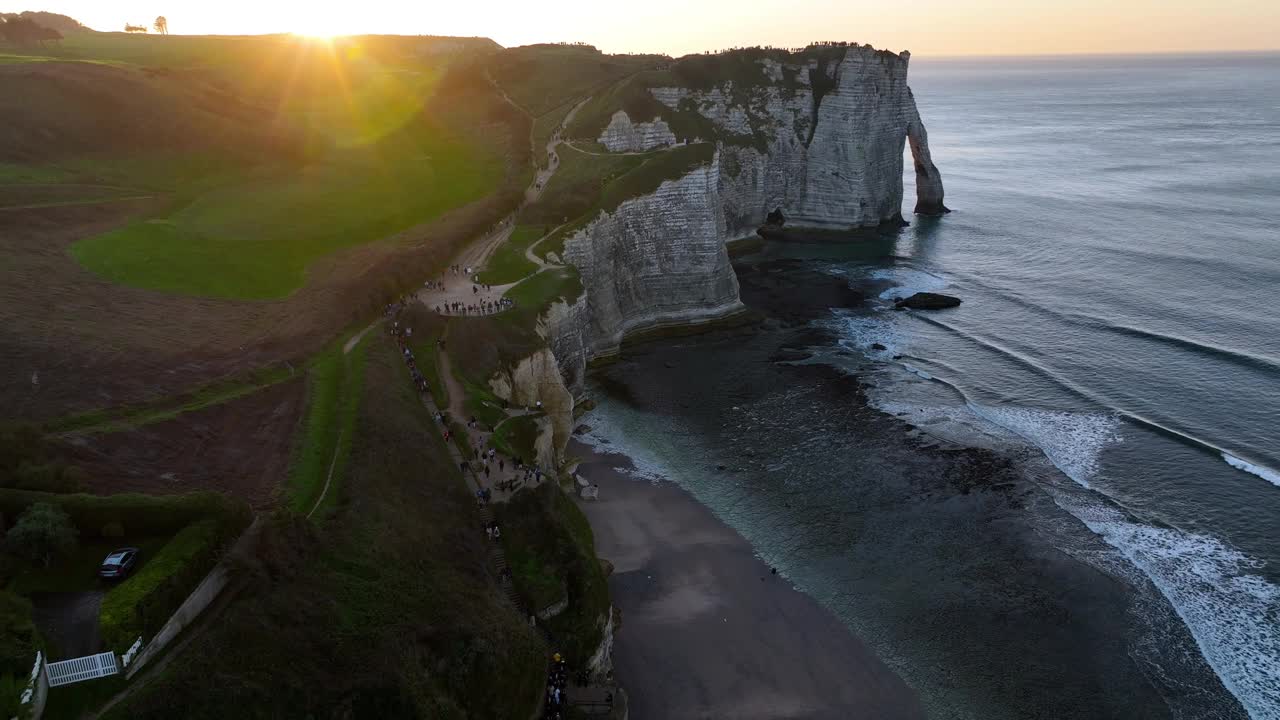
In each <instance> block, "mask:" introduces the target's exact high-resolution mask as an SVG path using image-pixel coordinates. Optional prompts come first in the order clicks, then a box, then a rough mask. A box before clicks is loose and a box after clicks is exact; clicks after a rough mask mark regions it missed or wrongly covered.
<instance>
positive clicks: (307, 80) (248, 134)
mask: <svg viewBox="0 0 1280 720" xmlns="http://www.w3.org/2000/svg"><path fill="white" fill-rule="evenodd" d="M94 51H96V52H94ZM59 52H61V53H63V54H64V55H66V56H67V57H82V56H83V57H93V58H94V62H74V63H64V62H59V61H43V62H33V63H26V64H22V65H16V66H13V65H11V66H9V67H7V68H0V78H2V79H3V84H4V86H5V88H6V89H7V90H11V91H12V92H11V93H6V99H5V100H2V101H0V103H3V110H4V111H6V112H4V113H3V116H4V117H5V118H6V120H5V121H4V124H5V125H6V126H7V127H6V128H5V129H6V130H8V133H7V138H6V140H8V141H5V142H2V143H0V161H3V162H5V163H6V167H5V170H4V173H3V175H0V178H3V177H4V176H8V179H10V180H13V179H15V178H20V177H21V176H22V175H23V173H24V172H29V171H28V170H26V168H29V167H31V166H38V167H39V168H40V169H41V171H43V172H45V173H48V176H47V179H50V180H53V181H54V182H53V183H47V184H49V185H57V184H61V183H69V182H74V183H75V184H78V185H83V184H86V180H91V181H92V183H93V184H102V185H110V186H125V187H128V188H131V189H134V190H136V194H144V193H147V192H154V193H163V194H165V195H166V196H168V197H169V198H170V202H169V203H168V204H167V206H166V208H165V210H164V211H162V212H158V213H154V214H152V215H151V216H148V217H146V218H142V219H140V220H139V221H138V222H135V223H132V224H130V225H128V226H126V227H124V228H121V229H119V230H116V231H114V232H111V233H106V234H103V235H100V236H98V237H95V238H89V239H86V240H85V241H83V242H81V243H78V244H77V245H76V246H75V247H74V249H73V255H74V257H75V258H76V259H77V260H79V261H80V262H81V263H82V264H84V265H85V266H86V267H87V268H89V269H90V270H92V271H94V272H96V273H98V274H100V275H102V276H103V277H105V278H107V279H109V280H111V281H114V282H118V283H121V284H126V285H132V286H136V287H143V288H148V289H154V290H163V291H168V292H179V293H188V294H195V295H206V296H216V297H229V298H252V299H264V298H273V297H283V296H285V295H288V294H289V293H290V292H292V291H294V290H296V289H297V288H299V287H300V286H301V285H302V284H304V283H305V281H306V269H307V267H308V266H309V265H310V264H311V263H312V262H314V261H315V260H316V259H317V258H319V257H322V256H324V255H326V254H328V253H330V252H333V251H334V250H337V249H341V248H344V247H349V246H352V245H357V244H361V243H366V242H370V241H373V240H378V239H381V238H384V237H386V236H389V235H392V234H394V233H396V232H399V231H401V230H404V229H407V228H409V227H412V226H414V225H417V224H420V223H423V222H427V221H429V220H432V219H434V218H437V217H439V216H440V215H442V214H443V213H444V212H447V211H448V210H451V209H453V208H456V207H459V206H461V205H464V204H466V203H468V202H472V201H474V200H477V199H479V198H481V197H484V196H485V195H487V194H489V193H491V192H493V191H494V190H495V189H496V188H497V186H498V184H499V183H500V182H501V181H502V179H503V176H504V157H503V148H501V147H498V146H494V145H492V144H488V143H485V142H484V141H483V140H477V139H476V138H474V137H467V136H466V135H467V133H465V132H464V131H462V130H460V129H459V128H458V127H457V126H455V125H452V124H451V123H450V118H449V117H448V114H447V113H440V112H433V110H434V108H432V107H431V99H432V97H433V95H434V93H435V90H436V87H437V85H438V83H439V80H440V78H441V76H442V75H443V73H444V72H445V71H446V70H447V67H448V63H447V61H445V60H442V59H440V58H437V57H436V56H425V57H424V56H421V55H413V54H404V53H401V54H397V53H393V52H391V51H390V49H389V48H388V47H387V45H386V43H373V44H371V45H370V46H368V47H366V45H364V44H363V43H358V42H356V41H351V42H350V44H344V45H342V46H334V45H327V44H322V43H316V42H312V41H305V40H296V39H292V38H268V39H261V38H232V39H227V38H175V37H164V38H160V37H150V38H146V37H136V36H126V35H119V34H93V35H85V36H76V37H75V38H73V39H72V40H71V41H68V44H67V47H64V48H62V49H61V50H60V51H59ZM90 52H94V54H93V55H89V53H90ZM224 57H225V58H229V59H225V60H220V61H219V60H218V59H220V58H224ZM380 58H387V60H386V61H385V62H384V61H383V60H381V59H380ZM142 63H147V64H145V65H144V64H142ZM154 63H166V64H164V65H155V64H154ZM10 184H11V185H12V184H19V183H14V182H11V183H10ZM58 190H60V189H58V188H53V187H51V188H50V192H51V193H52V192H57V191H58ZM28 195H30V193H28ZM99 196H100V193H98V192H97V191H93V192H91V193H89V194H88V195H86V196H85V198H86V199H98V198H99ZM57 197H58V198H59V200H58V201H59V202H67V200H66V199H65V195H64V194H59V195H58V196H57ZM24 200H25V201H27V202H30V198H29V197H27V198H24Z"/></svg>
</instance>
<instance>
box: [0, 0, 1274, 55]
mask: <svg viewBox="0 0 1280 720" xmlns="http://www.w3.org/2000/svg"><path fill="white" fill-rule="evenodd" d="M21 1H22V0H19V2H21ZM10 2H13V0H10ZM14 9H15V10H16V9H19V8H14ZM20 9H30V10H49V11H52V12H60V13H64V14H67V15H70V16H72V17H74V18H76V19H78V20H80V21H81V22H83V23H85V24H86V25H88V26H90V27H92V28H94V29H97V30H118V29H121V28H122V27H123V26H124V24H125V23H126V22H129V23H134V24H146V25H150V24H151V22H152V21H153V20H154V19H155V18H156V16H157V15H164V16H165V17H166V18H167V19H168V21H169V29H170V32H172V33H175V34H257V33H271V32H300V33H306V34H318V35H333V34H363V33H389V34H401V35H462V36H476V35H479V36H485V37H490V38H493V39H494V40H496V41H498V42H499V43H501V44H502V45H505V46H508V47H510V46H514V45H524V44H529V43H534V42H577V41H581V42H587V43H590V44H592V45H595V46H597V47H599V48H600V49H601V50H604V51H605V52H658V53H667V54H671V55H682V54H685V53H690V52H701V51H703V50H719V49H724V48H729V47H735V46H744V45H774V46H780V47H796V46H802V45H806V44H808V43H809V42H812V41H816V40H848V41H852V42H859V43H870V44H872V45H874V46H876V47H878V48H881V49H885V50H893V51H902V50H910V51H911V52H912V53H913V54H917V55H933V56H949V55H1035V54H1075V53H1158V52H1213V51H1246V50H1277V49H1280V0H787V1H785V2H778V1H776V0H641V1H639V2H637V1H636V0H630V1H627V2H622V1H619V0H471V1H463V2H459V1H458V0H448V1H446V2H440V1H439V0H360V1H359V2H351V0H346V1H345V2H338V1H336V0H309V1H308V2H296V3H285V2H278V1H277V0H256V1H255V0H221V1H220V2H207V1H206V2H192V1H191V0H31V4H30V5H28V6H26V7H23V8H20Z"/></svg>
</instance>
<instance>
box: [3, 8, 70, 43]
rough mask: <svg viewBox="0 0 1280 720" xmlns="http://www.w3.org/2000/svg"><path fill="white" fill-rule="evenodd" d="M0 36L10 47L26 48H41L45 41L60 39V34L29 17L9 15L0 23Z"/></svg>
mask: <svg viewBox="0 0 1280 720" xmlns="http://www.w3.org/2000/svg"><path fill="white" fill-rule="evenodd" d="M0 35H2V36H3V37H4V39H5V40H6V41H7V42H8V43H9V44H11V45H18V46H21V47H26V46H30V45H41V46H43V45H44V44H45V42H46V41H55V42H56V41H58V40H61V39H62V33H60V32H58V31H57V30H54V29H53V28H47V27H45V26H43V25H40V24H39V23H37V22H36V21H35V20H32V19H31V18H29V17H23V16H19V15H10V16H8V17H6V18H4V21H3V22H2V23H0Z"/></svg>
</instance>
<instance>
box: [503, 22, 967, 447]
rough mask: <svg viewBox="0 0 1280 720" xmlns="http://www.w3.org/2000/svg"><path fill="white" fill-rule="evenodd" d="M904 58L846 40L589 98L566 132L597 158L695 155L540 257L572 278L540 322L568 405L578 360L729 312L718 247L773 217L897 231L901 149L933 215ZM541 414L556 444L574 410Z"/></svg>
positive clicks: (928, 167) (648, 76) (580, 371)
mask: <svg viewBox="0 0 1280 720" xmlns="http://www.w3.org/2000/svg"><path fill="white" fill-rule="evenodd" d="M909 60H910V55H909V54H908V53H902V54H900V55H899V54H894V53H889V52H883V51H877V50H874V49H872V48H870V47H861V46H856V45H854V46H848V47H817V48H809V49H806V50H805V51H802V52H797V53H788V52H785V51H747V52H742V53H730V54H727V55H723V56H695V57H693V58H686V59H684V60H681V61H678V62H676V63H674V64H673V65H671V66H670V67H665V68H658V69H655V70H654V71H651V72H647V73H641V74H639V75H637V76H635V77H634V78H632V79H631V80H630V81H628V82H627V83H626V84H624V85H622V86H620V87H619V88H614V89H612V90H611V91H610V92H609V93H607V94H605V95H603V96H602V98H597V99H594V100H593V101H592V102H589V103H588V104H587V106H585V107H584V109H583V110H582V112H581V113H580V115H579V116H578V119H577V120H575V123H574V125H572V126H571V127H570V128H569V132H568V133H567V136H568V137H573V138H576V139H577V140H578V141H592V142H595V143H598V144H599V146H603V148H604V149H605V150H607V151H608V152H627V153H643V152H651V151H655V150H657V151H663V150H667V152H668V153H686V154H690V155H692V154H693V153H692V151H694V150H697V149H699V148H702V149H705V150H707V152H705V153H704V154H703V155H702V156H701V159H700V161H699V163H698V164H694V165H692V166H687V167H686V166H679V168H678V172H672V173H670V175H669V177H665V179H663V180H662V182H660V183H652V187H653V189H651V190H650V189H648V187H646V190H645V191H644V192H642V193H638V194H636V195H635V196H633V197H629V198H628V199H625V200H622V201H620V202H615V203H612V204H611V205H609V206H608V207H606V208H605V209H597V210H595V211H593V212H594V215H593V216H591V217H586V218H582V219H581V220H580V221H578V222H576V223H574V224H573V226H572V227H573V228H574V229H573V230H572V231H571V232H570V233H569V234H568V235H567V237H566V238H565V240H564V248H563V251H562V252H560V253H558V254H554V255H552V256H551V258H552V259H553V260H558V261H560V262H563V263H565V264H568V265H572V266H574V267H576V268H577V270H578V272H579V274H580V277H581V282H582V293H581V295H580V296H578V297H577V298H576V299H575V300H573V301H571V302H560V303H556V304H554V305H552V306H551V308H550V310H549V311H548V312H547V313H546V314H545V315H544V317H543V318H542V322H541V324H540V332H541V333H542V334H543V336H544V337H545V338H546V340H547V343H548V345H549V346H550V349H551V351H552V353H553V354H554V356H555V360H556V362H557V363H558V365H559V368H560V371H561V373H562V376H563V379H564V388H566V389H567V390H568V391H569V392H570V393H573V394H575V395H576V394H579V393H580V390H581V388H582V381H583V375H584V373H585V368H586V365H587V363H588V362H590V361H591V360H592V359H595V358H600V357H604V356H608V355H611V354H614V353H616V352H617V350H618V348H619V345H620V343H621V342H622V340H623V338H624V337H626V336H628V335H630V334H633V333H636V332H639V331H644V330H651V329H656V328H663V327H668V326H674V325H691V324H698V323H706V322H711V321H714V320H718V319H721V318H724V317H726V316H728V315H732V314H734V313H737V312H739V311H741V310H742V309H743V306H742V304H741V302H740V301H739V299H738V282H737V278H736V276H735V275H734V272H733V267H732V265H731V264H730V262H729V258H728V253H727V251H726V249H725V243H726V242H727V241H729V240H734V239H737V238H743V237H747V236H751V235H754V234H755V232H756V230H757V228H759V227H760V226H761V225H763V224H764V223H765V220H766V218H767V217H768V216H769V215H770V214H771V213H774V212H775V211H781V213H782V215H783V216H784V217H785V218H786V224H787V226H788V227H800V228H813V229H820V230H824V231H833V232H845V231H854V230H861V229H867V228H876V227H879V226H882V225H886V224H888V225H898V224H900V223H901V220H902V218H901V206H902V200H903V183H902V173H903V153H904V149H905V147H906V146H907V143H908V142H909V143H910V148H911V151H912V156H913V159H914V166H915V171H916V178H917V182H916V185H917V202H916V206H915V209H916V212H917V213H926V214H936V213H943V212H946V207H945V206H944V204H943V188H942V180H941V177H940V175H939V173H938V169H937V167H936V166H935V165H934V163H933V160H932V158H931V156H930V152H929V145H928V135H927V133H926V131H925V127H924V123H923V122H922V121H921V119H920V114H919V112H918V110H917V108H916V104H915V98H914V97H913V95H912V93H911V90H910V88H909V87H908V86H907V68H908V64H909ZM663 154H664V153H661V152H659V153H658V155H655V157H659V156H661V155H663ZM653 162H654V161H652V160H647V161H645V164H644V165H641V166H640V169H639V170H633V171H631V172H633V173H635V172H644V171H645V170H646V168H649V167H651V165H650V163H653ZM624 179H625V178H624ZM622 184H623V185H626V183H622ZM543 364H545V363H540V364H539V366H541V365H543ZM518 374H519V373H515V375H518ZM511 380H512V385H516V386H518V385H521V384H522V383H521V382H519V381H518V380H517V378H516V377H514V376H513V377H512V378H511ZM544 385H545V383H544ZM513 391H514V394H520V393H521V392H522V391H520V390H519V389H518V388H513ZM555 414H557V415H559V417H557V418H556V421H555V422H554V423H552V424H553V425H555V426H556V427H555V429H554V432H548V435H552V434H554V435H555V436H556V441H557V442H556V447H557V448H560V447H563V446H562V445H560V443H559V441H560V439H561V438H562V437H564V435H565V432H566V426H567V425H568V424H569V423H570V422H571V416H572V408H567V409H564V410H562V411H561V412H560V413H555ZM548 430H549V431H550V430H551V428H548ZM557 452H558V449H557Z"/></svg>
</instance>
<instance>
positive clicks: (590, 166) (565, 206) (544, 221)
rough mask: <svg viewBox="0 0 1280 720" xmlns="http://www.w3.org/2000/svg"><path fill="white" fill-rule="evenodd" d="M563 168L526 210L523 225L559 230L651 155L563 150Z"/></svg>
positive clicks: (561, 158) (561, 166) (561, 160)
mask: <svg viewBox="0 0 1280 720" xmlns="http://www.w3.org/2000/svg"><path fill="white" fill-rule="evenodd" d="M560 148H561V149H560V168H559V169H558V170H556V174H555V175H554V176H552V178H551V180H550V182H548V183H547V187H546V189H544V190H543V192H542V197H540V198H538V202H536V203H534V204H532V205H530V206H529V207H527V208H525V210H524V212H522V213H521V214H520V222H521V223H522V224H526V225H550V226H552V227H555V226H557V225H560V224H561V223H563V222H566V221H568V220H572V219H574V218H576V217H578V216H579V215H581V214H582V213H584V212H586V211H587V210H588V209H589V208H591V207H592V206H593V205H595V204H596V202H597V201H598V199H599V197H600V193H601V191H602V190H603V189H604V187H605V186H606V185H607V184H608V183H609V182H610V181H611V180H613V179H614V178H617V177H619V176H622V175H625V174H626V173H628V172H630V171H631V170H633V169H635V168H637V167H639V166H640V165H641V164H642V163H643V162H644V161H645V159H646V158H648V157H649V155H589V154H587V153H583V152H578V151H577V150H574V149H572V148H566V147H565V146H564V145H561V146H560Z"/></svg>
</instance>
